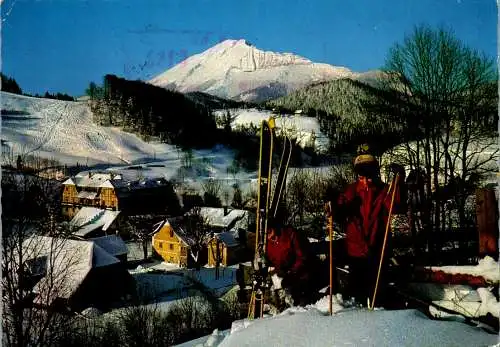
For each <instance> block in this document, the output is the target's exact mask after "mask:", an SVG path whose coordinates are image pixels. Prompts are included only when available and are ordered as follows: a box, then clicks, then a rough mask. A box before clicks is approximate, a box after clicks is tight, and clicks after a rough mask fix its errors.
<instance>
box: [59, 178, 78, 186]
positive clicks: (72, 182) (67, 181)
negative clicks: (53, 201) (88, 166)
mask: <svg viewBox="0 0 500 347" xmlns="http://www.w3.org/2000/svg"><path fill="white" fill-rule="evenodd" d="M62 184H64V185H75V182H74V181H73V180H72V179H71V178H68V179H67V180H66V181H64V182H63V183H62Z"/></svg>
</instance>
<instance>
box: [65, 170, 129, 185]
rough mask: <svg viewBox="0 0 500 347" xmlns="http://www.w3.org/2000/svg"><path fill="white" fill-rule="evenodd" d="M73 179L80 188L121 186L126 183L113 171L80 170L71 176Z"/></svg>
mask: <svg viewBox="0 0 500 347" xmlns="http://www.w3.org/2000/svg"><path fill="white" fill-rule="evenodd" d="M73 181H74V183H75V185H76V186H78V187H82V188H101V187H103V186H105V187H109V185H110V184H111V185H112V187H122V186H124V185H126V183H127V182H125V181H124V180H122V179H121V178H119V177H116V174H114V173H113V172H99V171H95V172H93V171H82V172H79V173H78V174H76V175H75V176H74V177H73Z"/></svg>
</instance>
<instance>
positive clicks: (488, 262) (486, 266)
mask: <svg viewBox="0 0 500 347" xmlns="http://www.w3.org/2000/svg"><path fill="white" fill-rule="evenodd" d="M429 269H431V270H433V271H443V272H445V273H449V274H464V275H472V276H480V277H483V278H484V279H485V280H487V281H489V282H492V283H499V282H500V266H499V264H498V262H497V261H495V260H494V259H493V258H492V257H490V256H486V257H484V258H483V259H481V260H479V263H478V264H477V265H461V266H459V265H453V266H431V267H429Z"/></svg>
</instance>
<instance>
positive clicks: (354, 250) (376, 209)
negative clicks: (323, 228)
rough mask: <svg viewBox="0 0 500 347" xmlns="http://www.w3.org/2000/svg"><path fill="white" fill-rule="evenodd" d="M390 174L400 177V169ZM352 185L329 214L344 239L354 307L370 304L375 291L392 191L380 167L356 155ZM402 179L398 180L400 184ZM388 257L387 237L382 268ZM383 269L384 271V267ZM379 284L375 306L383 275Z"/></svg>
mask: <svg viewBox="0 0 500 347" xmlns="http://www.w3.org/2000/svg"><path fill="white" fill-rule="evenodd" d="M390 169H391V171H392V172H393V173H399V175H400V176H404V169H403V168H402V167H401V166H399V165H394V164H393V165H391V166H390ZM354 171H355V173H356V175H357V179H356V181H355V182H353V183H351V184H349V185H348V186H347V187H346V188H345V190H344V191H343V192H342V193H341V194H340V195H339V196H338V198H337V199H336V204H335V203H334V204H333V205H334V206H335V207H334V209H333V211H332V213H333V215H334V219H335V221H336V222H338V223H339V224H341V225H343V227H344V230H345V233H346V238H345V245H346V253H347V259H348V263H349V273H350V280H349V282H350V285H349V287H350V290H349V291H350V292H351V295H352V296H353V297H354V298H355V299H356V301H357V303H359V304H361V305H365V304H367V302H368V300H367V299H368V298H369V299H370V300H371V299H372V295H373V291H374V288H375V282H376V278H377V272H378V267H379V262H380V256H381V250H382V245H383V241H384V236H385V229H386V225H387V222H388V216H389V209H390V205H391V198H392V191H393V190H392V188H391V190H390V191H389V185H388V184H385V183H384V182H382V180H381V178H380V167H379V163H378V161H377V160H376V159H375V157H374V156H373V155H371V154H368V153H366V152H365V153H362V154H360V155H358V156H357V157H356V158H355V160H354ZM403 180H404V177H400V182H403ZM399 186H400V185H398V187H396V194H395V200H394V206H393V212H394V211H397V210H398V204H399V201H400V189H399ZM389 254H390V233H389V235H388V243H387V244H386V250H385V256H384V261H383V264H384V265H387V260H388V258H389ZM384 268H385V267H384ZM384 272H385V271H383V272H382V281H380V282H379V289H380V291H379V292H378V294H377V297H378V298H380V300H379V299H377V302H383V299H384V298H383V294H384V293H383V291H384V290H383V286H382V287H381V285H382V284H383V282H384V281H383V275H384Z"/></svg>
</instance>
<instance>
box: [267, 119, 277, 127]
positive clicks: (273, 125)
mask: <svg viewBox="0 0 500 347" xmlns="http://www.w3.org/2000/svg"><path fill="white" fill-rule="evenodd" d="M267 124H268V125H269V128H271V129H274V128H275V127H276V122H275V121H274V117H272V116H271V117H269V120H268V122H267Z"/></svg>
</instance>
